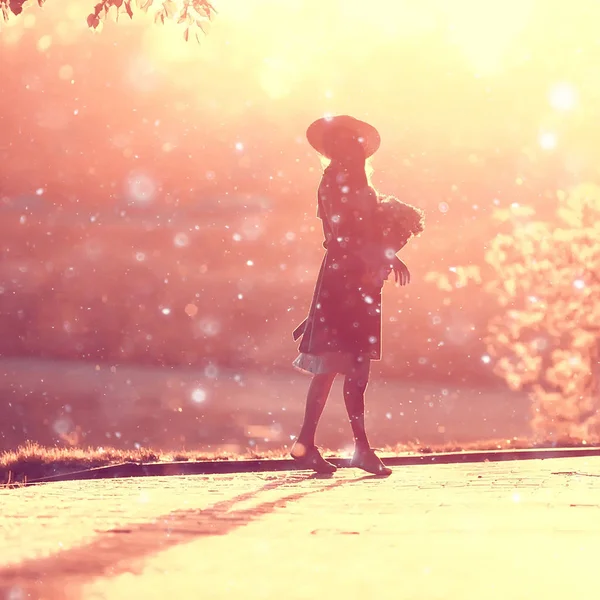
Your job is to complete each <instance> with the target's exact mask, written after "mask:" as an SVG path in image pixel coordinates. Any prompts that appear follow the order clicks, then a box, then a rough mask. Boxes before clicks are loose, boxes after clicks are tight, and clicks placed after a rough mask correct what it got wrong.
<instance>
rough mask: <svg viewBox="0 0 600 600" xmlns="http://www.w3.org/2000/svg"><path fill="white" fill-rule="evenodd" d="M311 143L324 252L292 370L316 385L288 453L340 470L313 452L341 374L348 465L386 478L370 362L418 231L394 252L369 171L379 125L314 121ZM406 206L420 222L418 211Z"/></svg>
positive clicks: (307, 463) (377, 353)
mask: <svg viewBox="0 0 600 600" xmlns="http://www.w3.org/2000/svg"><path fill="white" fill-rule="evenodd" d="M307 138H308V141H309V143H310V144H311V146H313V148H315V150H317V152H318V153H319V154H321V155H322V156H323V157H325V158H326V159H328V160H329V161H330V163H329V165H328V166H327V168H326V169H325V171H324V173H323V177H322V180H321V184H320V186H319V190H318V213H317V215H318V217H319V218H320V219H321V221H322V223H323V233H324V237H325V240H324V242H323V246H324V247H325V249H326V253H325V256H324V258H323V262H322V264H321V270H320V272H319V276H318V279H317V284H316V286H315V290H314V295H313V300H312V304H311V307H310V311H309V314H308V317H307V318H306V320H305V321H304V322H303V323H302V324H301V325H300V326H299V327H298V328H297V329H296V330H295V331H294V339H295V340H297V339H299V338H300V337H302V340H301V342H300V346H299V350H300V355H299V356H298V358H297V359H296V360H295V361H294V366H295V367H297V368H298V369H300V370H302V371H304V372H308V373H310V374H312V376H313V379H312V381H311V384H310V387H309V390H308V396H307V399H306V410H305V416H304V423H303V425H302V429H301V431H300V434H299V436H298V438H297V440H296V443H295V444H294V447H293V448H292V451H291V455H292V457H293V458H294V459H295V460H296V461H298V462H299V463H300V464H301V465H302V466H303V467H306V468H310V469H312V470H314V471H317V472H319V473H332V472H334V471H335V470H336V467H335V465H333V464H331V463H330V462H328V461H326V460H325V459H324V458H323V457H322V456H321V454H320V452H319V450H318V448H317V447H316V445H315V432H316V429H317V425H318V422H319V419H320V417H321V414H322V412H323V408H324V407H325V403H326V401H327V398H328V396H329V392H330V390H331V386H332V384H333V381H334V379H335V377H336V375H337V374H343V375H344V377H345V379H344V401H345V404H346V409H347V412H348V417H349V419H350V423H351V426H352V432H353V435H354V442H355V452H354V457H353V459H352V463H351V464H352V466H354V467H358V468H361V469H364V470H365V471H368V472H370V473H374V474H377V475H389V474H390V473H391V470H390V469H389V468H387V467H386V466H385V465H384V464H383V463H382V462H381V460H380V459H379V458H378V457H377V455H376V454H375V452H374V451H373V450H372V449H371V446H370V444H369V440H368V438H367V434H366V431H365V401H364V395H365V390H366V387H367V383H368V381H369V373H370V363H371V361H372V360H379V359H380V358H381V290H382V287H383V282H384V281H385V279H387V277H388V276H389V274H390V273H391V272H392V271H393V272H394V274H395V280H396V282H397V283H398V284H399V285H406V284H407V283H409V281H410V273H409V271H408V268H407V267H406V265H405V264H404V263H403V262H402V261H401V260H400V259H399V258H398V257H397V256H396V252H397V251H398V250H399V249H400V247H402V246H404V245H405V244H406V243H407V241H408V239H409V238H410V237H411V235H412V233H419V232H420V229H419V228H418V227H416V228H413V231H412V232H409V231H406V236H404V235H400V237H401V238H404V237H405V238H406V239H403V240H402V241H401V242H400V243H397V244H396V245H397V246H400V247H394V245H393V244H390V242H389V241H388V240H386V238H385V233H384V228H382V227H381V226H380V225H379V221H378V218H377V217H378V208H379V207H380V206H381V204H380V203H379V201H378V196H377V193H376V192H375V190H374V189H373V188H372V187H371V186H370V184H369V181H368V178H367V174H366V171H365V168H366V161H367V159H368V158H369V157H370V156H372V155H373V154H374V153H375V152H376V151H377V149H378V148H379V145H380V137H379V133H378V132H377V130H376V129H375V128H374V127H372V126H371V125H369V124H367V123H365V122H363V121H359V120H357V119H354V118H353V117H349V116H347V115H341V116H336V117H329V118H323V119H319V120H317V121H315V122H314V123H313V124H312V125H311V126H310V127H309V128H308V131H307ZM398 204H402V203H398ZM402 206H403V207H404V208H409V209H412V210H413V211H415V212H414V214H415V215H417V214H418V218H419V221H420V220H422V214H421V213H420V211H417V209H413V208H412V207H409V206H408V205H402ZM413 221H414V219H413ZM415 229H418V231H416V230H415ZM421 229H422V227H421ZM397 237H398V236H396V239H397ZM386 242H387V243H386ZM386 246H391V247H389V248H387V247H386Z"/></svg>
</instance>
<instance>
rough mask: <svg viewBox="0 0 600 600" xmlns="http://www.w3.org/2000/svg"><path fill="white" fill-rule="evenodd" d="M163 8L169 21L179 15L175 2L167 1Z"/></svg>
mask: <svg viewBox="0 0 600 600" xmlns="http://www.w3.org/2000/svg"><path fill="white" fill-rule="evenodd" d="M163 8H164V12H165V16H166V17H167V18H169V19H171V18H173V17H174V16H175V15H176V14H177V4H176V3H175V2H173V0H165V1H164V2H163Z"/></svg>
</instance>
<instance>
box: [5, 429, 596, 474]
mask: <svg viewBox="0 0 600 600" xmlns="http://www.w3.org/2000/svg"><path fill="white" fill-rule="evenodd" d="M579 446H590V443H589V442H586V441H584V440H575V439H572V438H569V439H564V440H560V441H557V440H553V441H551V442H532V441H531V440H527V439H516V438H515V439H512V440H487V441H481V442H474V443H469V444H452V443H447V444H440V445H436V446H424V445H422V444H420V443H419V442H418V441H415V442H414V443H412V444H401V445H397V446H394V447H385V448H382V449H381V450H380V454H381V456H383V457H385V456H397V455H400V454H431V453H438V452H473V451H482V450H508V449H513V450H516V449H527V448H552V447H562V448H564V447H579ZM323 453H324V454H325V455H327V456H333V455H338V454H339V453H338V452H334V451H331V450H324V451H323ZM287 457H288V453H287V450H284V449H281V450H271V451H264V452H260V451H254V450H248V451H247V452H245V453H240V454H236V453H233V452H228V451H215V452H207V451H198V450H196V451H182V452H171V453H169V452H160V451H156V450H150V449H147V448H140V449H138V450H118V449H116V448H72V447H64V448H46V447H43V446H40V445H39V444H36V443H32V442H29V443H27V444H25V445H23V446H19V447H18V448H17V449H16V450H12V451H9V452H4V453H2V454H0V484H1V483H4V484H8V485H14V484H18V483H20V482H23V481H28V480H32V479H39V478H41V477H48V476H51V475H58V474H63V473H70V472H74V471H82V470H85V469H92V468H95V467H103V466H107V465H115V464H119V463H124V462H134V463H152V462H173V461H216V460H250V459H278V458H287Z"/></svg>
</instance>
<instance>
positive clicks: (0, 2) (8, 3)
mask: <svg viewBox="0 0 600 600" xmlns="http://www.w3.org/2000/svg"><path fill="white" fill-rule="evenodd" d="M26 2H27V0H0V10H1V11H2V15H3V18H4V20H7V19H8V18H9V17H10V15H11V14H12V15H20V14H21V13H22V12H23V7H24V5H25V4H26ZM37 2H38V4H39V6H42V5H43V4H44V2H45V0H37ZM136 11H141V12H143V13H148V12H149V11H152V14H153V15H154V22H155V23H161V24H164V23H165V21H168V20H172V21H175V22H176V23H177V24H178V25H181V26H182V27H184V30H183V36H184V39H185V40H186V41H187V40H189V39H190V37H191V36H193V37H195V38H196V39H197V40H198V41H200V34H201V33H204V32H205V31H206V26H207V23H208V22H210V20H211V19H212V18H213V16H214V15H215V13H216V11H215V9H214V7H213V6H212V4H211V3H210V2H208V0H177V1H174V0H164V1H163V2H158V1H157V0H100V2H98V3H97V4H96V5H95V6H94V7H93V10H92V11H91V12H90V14H89V15H88V18H87V24H88V26H89V27H91V28H92V29H99V28H100V27H101V26H102V24H103V23H104V21H105V20H106V19H109V18H113V19H114V20H115V21H118V20H119V15H127V16H128V17H129V18H130V19H132V18H133V15H134V12H136Z"/></svg>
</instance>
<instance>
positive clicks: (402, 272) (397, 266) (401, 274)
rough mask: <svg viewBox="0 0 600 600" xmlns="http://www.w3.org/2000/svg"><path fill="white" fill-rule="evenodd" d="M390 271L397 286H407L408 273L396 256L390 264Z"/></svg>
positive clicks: (408, 281) (408, 280)
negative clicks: (392, 272) (391, 270)
mask: <svg viewBox="0 0 600 600" xmlns="http://www.w3.org/2000/svg"><path fill="white" fill-rule="evenodd" d="M392 269H393V271H394V280H395V282H396V284H397V285H407V284H408V283H410V271H409V270H408V267H407V266H406V265H405V264H404V263H403V262H402V261H401V260H400V259H399V258H398V257H397V256H396V257H395V258H394V261H393V262H392Z"/></svg>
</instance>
